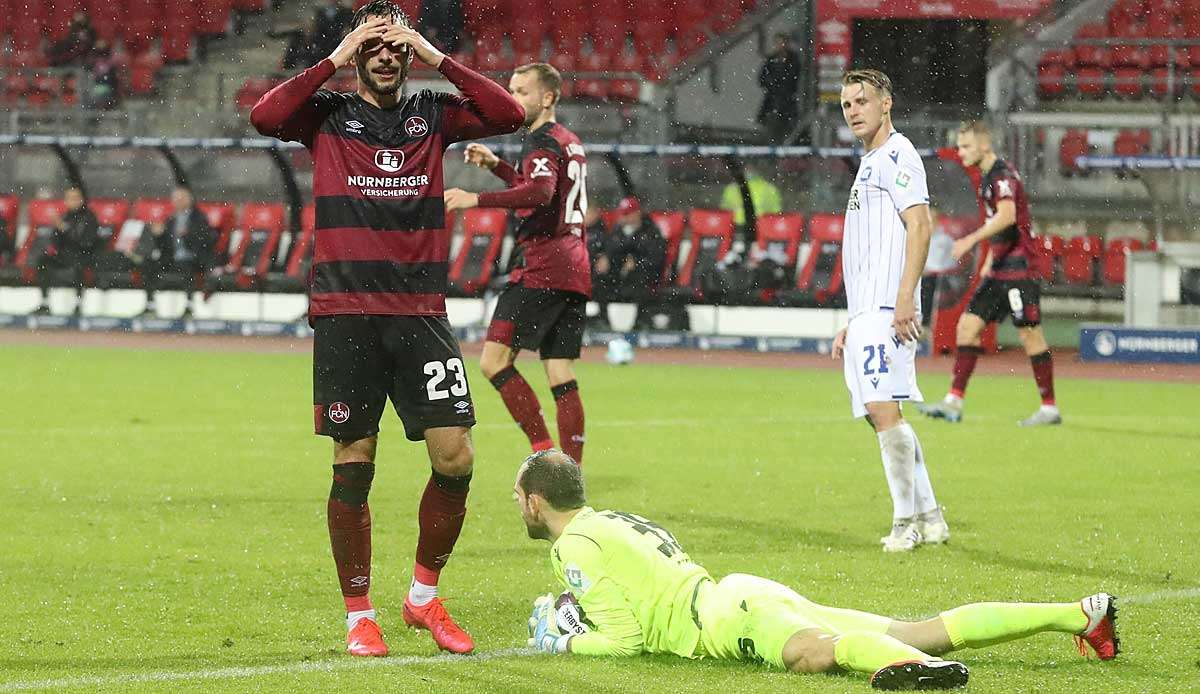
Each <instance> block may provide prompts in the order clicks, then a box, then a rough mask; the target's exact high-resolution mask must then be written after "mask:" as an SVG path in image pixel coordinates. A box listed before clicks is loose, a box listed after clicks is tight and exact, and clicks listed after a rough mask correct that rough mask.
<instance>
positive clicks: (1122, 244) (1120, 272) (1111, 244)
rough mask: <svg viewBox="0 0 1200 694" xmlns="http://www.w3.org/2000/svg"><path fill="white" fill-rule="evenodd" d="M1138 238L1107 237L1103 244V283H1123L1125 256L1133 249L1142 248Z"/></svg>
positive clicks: (1138, 249)
mask: <svg viewBox="0 0 1200 694" xmlns="http://www.w3.org/2000/svg"><path fill="white" fill-rule="evenodd" d="M1142 247H1143V246H1142V242H1141V240H1139V239H1135V238H1129V237H1117V238H1115V239H1109V241H1108V243H1107V244H1105V246H1104V271H1103V278H1104V283H1105V284H1109V285H1123V284H1125V256H1127V255H1128V254H1129V253H1131V252H1133V251H1140V250H1142Z"/></svg>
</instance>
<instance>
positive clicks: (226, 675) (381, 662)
mask: <svg viewBox="0 0 1200 694" xmlns="http://www.w3.org/2000/svg"><path fill="white" fill-rule="evenodd" d="M540 655H542V654H541V653H538V652H537V651H533V650H530V649H528V648H505V649H501V650H498V651H486V652H484V653H479V654H477V655H450V654H442V655H432V656H419V655H409V656H400V657H395V658H350V657H347V658H346V659H344V660H320V661H315V662H306V663H283V664H280V665H256V666H245V667H227V668H218V669H215V670H181V671H176V672H170V671H167V672H143V673H137V674H129V675H114V676H110V677H95V676H85V677H64V678H62V679H56V680H30V681H26V682H9V683H7V684H0V692H21V691H29V690H34V689H68V688H77V687H110V686H117V685H130V684H156V683H163V682H182V681H189V680H226V679H239V678H244V677H261V676H263V675H297V674H304V673H309V672H338V671H341V670H365V669H368V668H390V667H403V666H406V665H439V664H443V663H479V662H485V661H488V660H496V659H498V658H527V657H530V656H540Z"/></svg>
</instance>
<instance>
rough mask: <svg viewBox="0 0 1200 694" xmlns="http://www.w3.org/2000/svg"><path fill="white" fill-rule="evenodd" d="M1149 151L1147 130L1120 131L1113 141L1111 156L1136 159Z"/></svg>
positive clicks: (1148, 133)
mask: <svg viewBox="0 0 1200 694" xmlns="http://www.w3.org/2000/svg"><path fill="white" fill-rule="evenodd" d="M1149 151H1150V131H1149V130H1145V129H1143V130H1122V131H1120V132H1119V133H1117V138H1116V140H1114V141H1113V154H1115V155H1116V156H1118V157H1138V156H1141V155H1143V154H1145V153H1147V152H1149Z"/></svg>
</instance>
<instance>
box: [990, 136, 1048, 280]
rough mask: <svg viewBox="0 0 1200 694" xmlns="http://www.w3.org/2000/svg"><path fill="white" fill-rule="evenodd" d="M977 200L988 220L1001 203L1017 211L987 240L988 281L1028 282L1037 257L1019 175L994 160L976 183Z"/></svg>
mask: <svg viewBox="0 0 1200 694" xmlns="http://www.w3.org/2000/svg"><path fill="white" fill-rule="evenodd" d="M979 198H980V199H981V200H983V205H984V208H985V210H986V211H987V218H988V219H991V218H992V217H994V216H995V215H996V208H997V207H998V206H999V204H1000V201H1001V200H1012V201H1013V204H1014V205H1016V208H1017V221H1016V222H1015V223H1014V224H1013V225H1012V226H1010V227H1008V228H1007V229H1005V230H1004V231H1001V232H1000V233H998V234H996V235H995V236H993V237H991V239H990V242H991V248H992V277H995V278H996V279H1000V280H1021V279H1029V278H1030V277H1032V276H1033V275H1032V272H1033V259H1034V258H1036V257H1037V252H1038V249H1037V244H1036V242H1035V241H1034V239H1033V226H1032V220H1031V219H1030V216H1029V198H1028V197H1027V196H1026V195H1025V183H1024V182H1023V181H1022V180H1021V174H1020V173H1018V172H1017V170H1016V169H1015V168H1013V167H1012V166H1010V165H1009V164H1008V163H1007V162H1005V161H1004V160H1003V159H997V160H996V163H995V164H992V168H991V169H989V170H988V171H986V172H985V173H984V174H983V179H982V180H981V181H980V183H979Z"/></svg>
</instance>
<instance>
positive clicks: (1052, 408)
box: [1042, 405, 1058, 414]
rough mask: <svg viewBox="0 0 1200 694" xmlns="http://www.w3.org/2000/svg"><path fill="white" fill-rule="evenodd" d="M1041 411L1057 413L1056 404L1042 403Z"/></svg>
mask: <svg viewBox="0 0 1200 694" xmlns="http://www.w3.org/2000/svg"><path fill="white" fill-rule="evenodd" d="M1042 412H1045V413H1046V414H1058V405H1042Z"/></svg>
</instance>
